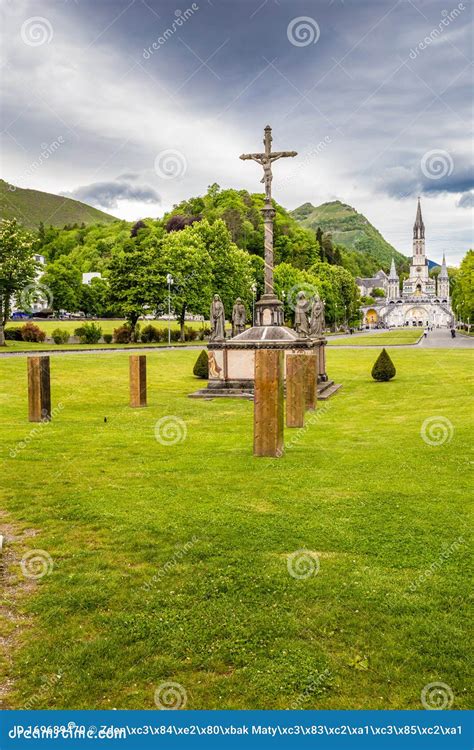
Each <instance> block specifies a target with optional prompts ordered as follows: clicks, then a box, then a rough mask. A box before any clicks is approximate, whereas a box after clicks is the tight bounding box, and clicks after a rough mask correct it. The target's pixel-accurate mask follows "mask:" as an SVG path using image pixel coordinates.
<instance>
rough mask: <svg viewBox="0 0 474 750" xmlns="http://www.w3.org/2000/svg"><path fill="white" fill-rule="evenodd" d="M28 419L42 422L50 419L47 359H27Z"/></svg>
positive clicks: (49, 385) (49, 387)
mask: <svg viewBox="0 0 474 750" xmlns="http://www.w3.org/2000/svg"><path fill="white" fill-rule="evenodd" d="M27 364H28V419H29V421H30V422H44V421H49V420H50V419H51V384H50V370H49V357H28V358H27Z"/></svg>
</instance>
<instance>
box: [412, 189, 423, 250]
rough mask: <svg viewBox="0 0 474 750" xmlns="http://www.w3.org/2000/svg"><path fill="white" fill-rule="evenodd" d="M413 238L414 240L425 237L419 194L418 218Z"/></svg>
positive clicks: (414, 226)
mask: <svg viewBox="0 0 474 750" xmlns="http://www.w3.org/2000/svg"><path fill="white" fill-rule="evenodd" d="M413 239H414V240H422V239H423V240H424V239H425V225H424V224H423V217H422V215H421V203H420V197H419V196H418V206H417V209H416V219H415V223H414V225H413Z"/></svg>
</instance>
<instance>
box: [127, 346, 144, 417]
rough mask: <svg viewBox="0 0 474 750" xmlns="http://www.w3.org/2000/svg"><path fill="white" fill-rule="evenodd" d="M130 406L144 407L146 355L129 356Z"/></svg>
mask: <svg viewBox="0 0 474 750" xmlns="http://www.w3.org/2000/svg"><path fill="white" fill-rule="evenodd" d="M130 406H132V407H139V406H146V355H145V354H131V355H130Z"/></svg>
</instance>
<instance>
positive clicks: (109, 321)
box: [6, 318, 209, 336]
mask: <svg viewBox="0 0 474 750" xmlns="http://www.w3.org/2000/svg"><path fill="white" fill-rule="evenodd" d="M25 322H27V321H25V320H20V321H17V320H15V321H10V322H9V323H7V326H6V327H7V328H16V327H17V326H22V325H24V323H25ZM32 322H33V323H34V324H35V325H37V326H38V327H39V328H41V330H42V331H45V332H46V335H47V336H50V335H51V333H52V332H53V331H54V329H55V328H61V329H63V330H66V331H69V333H70V334H71V336H73V335H74V331H75V330H76V328H79V326H81V325H83V324H84V323H91V322H92V320H90V319H88V320H86V319H84V320H48V319H45V320H40V319H38V320H36V319H35V320H33V321H32ZM95 322H96V323H98V324H99V325H100V327H101V328H102V333H113V332H114V330H115V328H119V327H120V326H122V325H123V324H124V323H125V321H124V320H117V319H115V318H101V319H100V320H97V321H95ZM139 324H140V328H144V327H145V326H147V325H152V326H154V327H155V328H159V329H160V330H163V329H166V330H168V321H167V320H140V321H139ZM186 325H187V326H190V327H191V328H195V329H196V330H200V329H201V328H202V327H203V326H206V325H209V323H204V322H203V323H201V322H198V321H195V320H190V321H187V322H186ZM178 328H179V325H178V323H177V322H176V321H172V322H171V329H172V330H177V329H178Z"/></svg>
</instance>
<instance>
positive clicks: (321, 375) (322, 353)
mask: <svg viewBox="0 0 474 750" xmlns="http://www.w3.org/2000/svg"><path fill="white" fill-rule="evenodd" d="M327 379H328V376H327V373H326V339H321V340H320V342H319V346H318V381H320V382H321V381H323V382H326V381H327Z"/></svg>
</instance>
